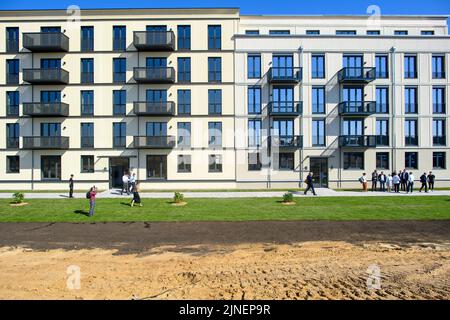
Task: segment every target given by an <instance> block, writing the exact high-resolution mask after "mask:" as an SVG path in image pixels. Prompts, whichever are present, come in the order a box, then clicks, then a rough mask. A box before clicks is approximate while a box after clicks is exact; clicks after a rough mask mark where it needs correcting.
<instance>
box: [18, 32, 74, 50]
mask: <svg viewBox="0 0 450 320" xmlns="http://www.w3.org/2000/svg"><path fill="white" fill-rule="evenodd" d="M23 47H24V48H26V49H28V50H30V51H32V52H67V51H69V38H68V37H67V36H66V35H65V34H64V33H62V32H28V33H24V34H23Z"/></svg>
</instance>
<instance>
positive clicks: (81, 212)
mask: <svg viewBox="0 0 450 320" xmlns="http://www.w3.org/2000/svg"><path fill="white" fill-rule="evenodd" d="M74 212H75V213H76V214H81V215H83V216H86V217H89V212H88V211H86V210H75V211H74Z"/></svg>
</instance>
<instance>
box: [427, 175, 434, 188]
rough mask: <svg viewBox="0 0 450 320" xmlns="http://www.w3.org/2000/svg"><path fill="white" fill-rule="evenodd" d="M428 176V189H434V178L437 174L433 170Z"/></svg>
mask: <svg viewBox="0 0 450 320" xmlns="http://www.w3.org/2000/svg"><path fill="white" fill-rule="evenodd" d="M427 178H428V189H429V190H431V191H434V180H435V179H436V176H435V175H434V174H433V172H431V171H430V173H429V174H428V177H427Z"/></svg>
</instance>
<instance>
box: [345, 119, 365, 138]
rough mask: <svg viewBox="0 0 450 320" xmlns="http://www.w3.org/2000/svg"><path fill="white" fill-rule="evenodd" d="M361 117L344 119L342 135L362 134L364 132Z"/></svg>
mask: <svg viewBox="0 0 450 320" xmlns="http://www.w3.org/2000/svg"><path fill="white" fill-rule="evenodd" d="M363 122H364V121H363V120H362V119H344V122H343V124H342V134H343V135H344V136H362V135H363V134H364V129H363V124H364V123H363Z"/></svg>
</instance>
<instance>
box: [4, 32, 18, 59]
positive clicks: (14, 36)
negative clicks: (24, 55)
mask: <svg viewBox="0 0 450 320" xmlns="http://www.w3.org/2000/svg"><path fill="white" fill-rule="evenodd" d="M6 52H8V53H10V52H19V28H17V27H9V28H6Z"/></svg>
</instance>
